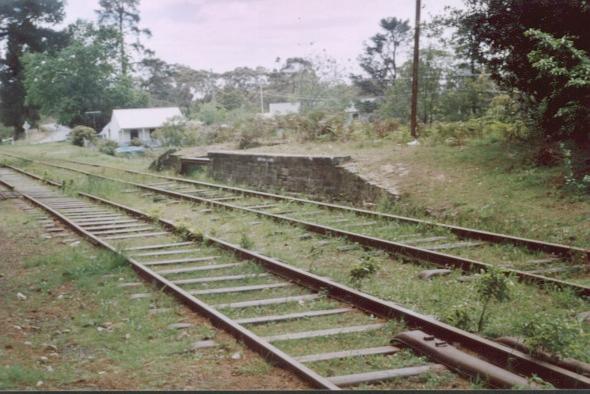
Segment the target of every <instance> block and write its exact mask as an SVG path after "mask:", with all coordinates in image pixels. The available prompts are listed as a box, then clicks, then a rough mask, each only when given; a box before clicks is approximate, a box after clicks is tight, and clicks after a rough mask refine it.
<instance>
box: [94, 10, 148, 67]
mask: <svg viewBox="0 0 590 394" xmlns="http://www.w3.org/2000/svg"><path fill="white" fill-rule="evenodd" d="M139 4H140V0H100V1H99V5H100V7H101V8H100V9H99V10H97V11H96V13H97V14H98V22H99V24H100V25H102V26H107V27H112V28H114V29H116V30H117V32H118V33H119V43H118V47H119V63H120V70H121V74H122V75H127V72H128V70H129V68H130V63H131V61H130V56H129V51H128V48H127V47H128V46H130V47H131V49H132V50H134V51H135V52H137V53H147V54H153V52H151V51H149V50H147V49H146V48H145V46H144V45H143V44H142V43H141V36H142V35H144V36H146V37H150V36H151V32H150V30H149V29H140V28H139V21H140V20H141V18H140V16H139V9H138V7H139ZM127 36H131V37H132V38H133V39H134V41H133V42H132V43H131V44H129V42H127V41H126V37H127Z"/></svg>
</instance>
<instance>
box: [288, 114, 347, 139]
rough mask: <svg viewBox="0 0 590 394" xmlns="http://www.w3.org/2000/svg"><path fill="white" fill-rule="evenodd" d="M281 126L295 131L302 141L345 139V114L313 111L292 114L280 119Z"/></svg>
mask: <svg viewBox="0 0 590 394" xmlns="http://www.w3.org/2000/svg"><path fill="white" fill-rule="evenodd" d="M279 127H280V128H282V129H284V130H285V131H286V132H289V131H290V132H291V133H294V134H296V135H297V136H298V138H299V139H300V140H301V141H334V140H337V139H344V138H345V135H346V133H347V130H346V129H345V128H344V116H343V115H342V114H340V113H335V114H330V113H327V112H323V111H313V112H309V113H308V114H306V115H299V114H292V115H286V116H283V117H281V118H280V119H279Z"/></svg>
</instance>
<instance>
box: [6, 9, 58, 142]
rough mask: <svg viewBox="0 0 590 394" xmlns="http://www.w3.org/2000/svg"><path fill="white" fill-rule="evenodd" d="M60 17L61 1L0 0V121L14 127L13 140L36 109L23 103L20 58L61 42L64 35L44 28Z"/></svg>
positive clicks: (50, 47) (53, 47) (52, 47)
mask: <svg viewBox="0 0 590 394" xmlns="http://www.w3.org/2000/svg"><path fill="white" fill-rule="evenodd" d="M63 17H64V9H63V2H62V1H61V0H2V1H1V2H0V40H1V41H4V42H5V52H4V56H3V58H2V59H1V60H0V101H1V103H0V120H2V122H3V123H4V124H5V125H7V126H12V127H13V128H14V137H15V138H17V139H18V138H21V137H22V136H23V132H24V130H23V124H24V122H25V120H29V121H31V122H32V123H35V122H36V121H37V120H38V114H37V110H36V109H35V108H34V107H32V106H29V105H26V104H25V89H24V86H23V64H22V62H21V60H22V57H23V55H24V54H25V53H35V52H44V51H47V50H51V49H56V48H58V47H59V46H61V45H63V44H64V43H65V41H66V36H65V34H63V33H59V32H56V31H54V30H52V29H50V28H49V27H48V26H51V25H56V24H58V23H60V22H61V21H62V20H63Z"/></svg>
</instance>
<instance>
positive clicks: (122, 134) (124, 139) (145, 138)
mask: <svg viewBox="0 0 590 394" xmlns="http://www.w3.org/2000/svg"><path fill="white" fill-rule="evenodd" d="M133 130H138V131H139V132H138V138H139V140H140V141H141V142H142V143H151V142H152V136H151V135H150V131H149V129H122V130H120V131H119V133H118V134H119V140H118V141H117V142H118V143H119V144H121V145H127V144H129V143H130V142H131V132H132V131H133Z"/></svg>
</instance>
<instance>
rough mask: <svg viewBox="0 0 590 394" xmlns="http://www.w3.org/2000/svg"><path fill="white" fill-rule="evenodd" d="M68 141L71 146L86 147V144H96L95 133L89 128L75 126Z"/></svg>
mask: <svg viewBox="0 0 590 394" xmlns="http://www.w3.org/2000/svg"><path fill="white" fill-rule="evenodd" d="M69 138H70V141H71V142H72V145H76V146H86V144H93V143H95V142H96V140H97V137H96V131H94V129H93V128H91V127H86V126H76V127H74V128H73V129H72V131H71V132H70V137H69Z"/></svg>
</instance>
